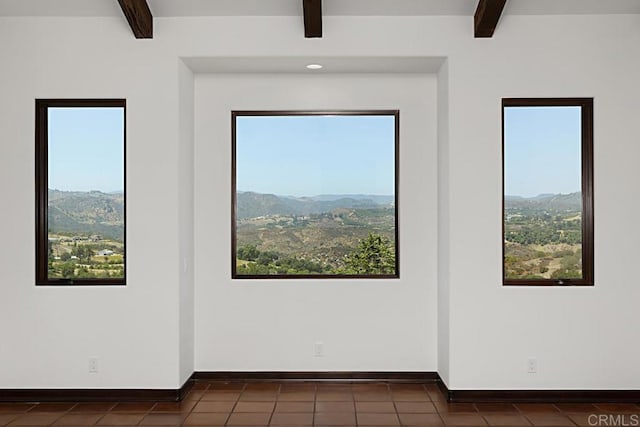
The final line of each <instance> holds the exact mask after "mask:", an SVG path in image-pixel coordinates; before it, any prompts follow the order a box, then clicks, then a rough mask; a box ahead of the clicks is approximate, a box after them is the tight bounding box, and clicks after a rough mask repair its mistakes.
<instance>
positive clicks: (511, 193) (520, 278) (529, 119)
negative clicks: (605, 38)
mask: <svg viewBox="0 0 640 427" xmlns="http://www.w3.org/2000/svg"><path fill="white" fill-rule="evenodd" d="M502 119H503V125H502V126H503V127H502V133H503V162H504V164H503V194H504V198H503V283H504V284H505V285H560V286H562V285H564V286H566V285H593V99H592V98H572V99H569V98H550V99H543V98H534V99H513V98H509V99H503V100H502Z"/></svg>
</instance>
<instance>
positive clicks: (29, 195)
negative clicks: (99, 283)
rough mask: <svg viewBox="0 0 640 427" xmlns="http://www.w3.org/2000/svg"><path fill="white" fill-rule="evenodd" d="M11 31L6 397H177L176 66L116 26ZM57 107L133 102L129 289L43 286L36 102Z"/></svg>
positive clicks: (78, 23) (86, 22)
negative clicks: (79, 390) (89, 101)
mask: <svg viewBox="0 0 640 427" xmlns="http://www.w3.org/2000/svg"><path fill="white" fill-rule="evenodd" d="M0 21H1V22H0V40H1V41H0V57H1V58H2V67H0V93H1V94H2V102H1V103H0V141H2V142H1V148H0V150H1V152H0V177H1V183H0V193H2V194H3V195H4V196H5V202H4V203H3V207H4V209H3V210H2V221H0V235H2V236H3V240H4V241H5V244H3V245H1V247H0V260H1V261H0V270H1V271H2V272H3V276H2V280H1V286H0V305H1V309H0V336H1V337H2V345H1V346H0V366H2V368H1V369H0V387H6V388H23V387H24V388H37V387H54V388H57V387H60V388H64V387H90V388H103V387H104V388H120V387H122V388H130V387H131V388H145V387H149V388H175V387H176V385H177V384H178V368H177V362H178V347H177V346H178V322H177V313H178V306H177V305H176V304H175V301H176V300H177V287H176V281H177V279H178V229H177V225H178V209H177V204H178V203H177V202H178V179H177V178H178V175H177V171H178V162H177V161H176V159H177V157H178V156H177V154H178V149H177V148H178V146H177V144H176V141H177V137H178V132H177V130H178V127H177V123H178V114H177V113H178V111H177V109H176V108H175V106H176V105H177V103H178V86H177V66H176V64H177V58H175V57H171V56H169V55H161V54H159V52H158V51H157V50H156V49H154V46H153V45H152V44H149V43H136V41H135V40H134V39H133V38H132V37H131V35H130V34H129V33H128V32H127V28H126V26H125V27H124V28H123V25H122V24H121V23H120V21H119V20H116V19H111V20H109V19H70V20H64V19H39V20H36V19H0ZM167 82H169V84H167ZM56 97H61V98H65V97H78V98H82V97H88V98H100V97H106V98H109V97H112V98H126V99H127V150H126V155H127V167H126V173H127V188H126V192H127V193H126V196H127V206H126V209H127V254H126V255H127V281H128V286H126V287H81V288H73V287H64V288H52V287H35V286H34V285H35V276H34V270H35V268H34V266H35V262H34V254H35V245H34V241H35V236H34V224H35V218H34V212H35V207H34V192H33V191H34V188H35V183H34V174H35V172H34V135H35V133H34V123H35V120H34V110H35V107H34V105H35V104H34V99H36V98H56ZM89 357H98V358H99V371H100V372H99V373H98V374H89V373H88V358H89Z"/></svg>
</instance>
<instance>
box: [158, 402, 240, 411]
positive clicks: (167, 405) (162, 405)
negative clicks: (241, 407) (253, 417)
mask: <svg viewBox="0 0 640 427" xmlns="http://www.w3.org/2000/svg"><path fill="white" fill-rule="evenodd" d="M231 404H234V402H231ZM195 405H196V402H185V401H182V402H158V403H156V404H155V405H154V406H153V408H151V412H152V413H155V412H168V413H188V412H190V411H191V410H192V409H193V407H194V406H195Z"/></svg>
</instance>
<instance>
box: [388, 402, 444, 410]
mask: <svg viewBox="0 0 640 427" xmlns="http://www.w3.org/2000/svg"><path fill="white" fill-rule="evenodd" d="M395 406H396V410H397V411H398V412H409V413H435V412H437V411H436V407H435V405H434V404H433V403H432V402H395Z"/></svg>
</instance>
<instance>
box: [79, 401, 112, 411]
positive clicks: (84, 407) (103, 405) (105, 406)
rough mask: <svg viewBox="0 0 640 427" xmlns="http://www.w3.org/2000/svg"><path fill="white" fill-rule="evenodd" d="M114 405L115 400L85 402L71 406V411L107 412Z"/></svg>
mask: <svg viewBox="0 0 640 427" xmlns="http://www.w3.org/2000/svg"><path fill="white" fill-rule="evenodd" d="M114 406H116V403H115V402H83V403H78V404H77V405H75V406H74V407H73V408H71V411H70V412H107V411H110V410H111V408H113V407H114Z"/></svg>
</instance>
